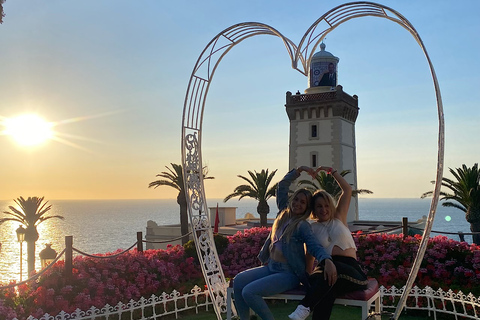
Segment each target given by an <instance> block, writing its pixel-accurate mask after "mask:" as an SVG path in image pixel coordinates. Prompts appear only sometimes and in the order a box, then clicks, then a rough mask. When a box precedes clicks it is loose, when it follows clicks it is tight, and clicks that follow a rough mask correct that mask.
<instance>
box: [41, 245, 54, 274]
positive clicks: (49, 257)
mask: <svg viewBox="0 0 480 320" xmlns="http://www.w3.org/2000/svg"><path fill="white" fill-rule="evenodd" d="M38 255H39V256H40V261H41V262H42V269H44V268H45V267H46V266H48V265H49V264H50V263H52V261H53V260H55V258H56V257H57V251H55V250H53V249H52V244H51V243H49V244H46V245H45V249H43V250H42V251H40V253H39V254H38Z"/></svg>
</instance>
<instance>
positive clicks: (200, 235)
mask: <svg viewBox="0 0 480 320" xmlns="http://www.w3.org/2000/svg"><path fill="white" fill-rule="evenodd" d="M367 16H373V17H380V18H385V19H388V20H390V21H393V22H395V23H397V24H399V25H400V26H402V27H403V28H405V29H406V30H407V31H408V32H410V34H411V35H412V36H413V37H414V38H415V40H416V41H417V43H418V44H419V46H420V47H421V48H422V50H423V53H424V54H425V57H426V58H427V62H428V65H429V67H430V71H431V75H432V79H433V84H434V88H435V94H436V101H437V109H438V124H439V126H438V156H437V175H436V179H435V189H434V192H433V197H432V202H431V205H430V211H429V214H428V218H427V222H426V225H425V230H424V232H423V238H422V240H421V242H420V246H419V249H418V253H417V257H416V258H415V261H414V263H413V266H412V270H411V272H410V275H409V278H408V280H407V283H406V285H405V290H404V291H403V295H402V297H401V298H400V301H399V303H398V305H397V308H396V310H395V314H394V317H393V318H394V319H398V317H399V315H400V312H401V310H402V309H403V307H404V306H405V303H406V299H407V296H408V293H409V292H410V290H411V288H412V286H413V283H414V281H415V278H416V275H417V273H418V270H419V268H420V264H421V262H422V260H423V256H424V254H425V250H426V248H427V244H428V239H429V237H430V231H431V229H432V225H433V220H434V217H435V211H436V208H437V204H438V200H439V195H440V187H441V181H442V176H443V163H444V115H443V104H442V98H441V95H440V88H439V85H438V81H437V77H436V75H435V70H434V68H433V64H432V62H431V60H430V57H429V56H428V53H427V50H426V48H425V46H424V44H423V42H422V40H421V38H420V36H419V34H418V33H417V31H416V30H415V28H414V27H413V25H412V24H411V23H410V22H409V21H408V20H407V19H406V18H405V17H404V16H402V15H401V14H400V13H398V12H397V11H395V10H393V9H391V8H388V7H386V6H383V5H381V4H377V3H373V2H363V1H362V2H351V3H346V4H343V5H340V6H338V7H335V8H333V9H331V10H330V11H328V12H326V13H325V14H324V15H322V16H321V17H320V18H319V19H318V20H317V21H315V22H314V23H313V24H312V26H311V27H310V28H309V29H308V30H307V32H306V33H305V35H304V36H303V38H302V39H301V41H300V43H299V45H298V47H297V46H296V45H295V44H294V43H293V42H292V41H291V40H290V39H288V38H286V37H285V36H283V35H282V34H281V33H280V32H279V31H277V30H276V29H275V28H273V27H271V26H269V25H266V24H263V23H257V22H245V23H239V24H235V25H233V26H231V27H229V28H227V29H225V30H223V31H222V32H220V33H219V34H218V35H217V36H215V37H214V38H213V39H212V40H211V41H210V42H209V43H208V45H207V46H206V47H205V49H204V50H203V51H202V53H201V55H200V57H199V58H198V60H197V63H196V64H195V67H194V68H193V72H192V75H191V77H190V81H189V83H188V88H187V93H186V95H185V102H184V108H183V127H182V164H183V177H184V187H185V193H186V198H187V204H188V211H189V216H190V222H191V227H192V233H193V238H194V240H195V246H196V249H197V252H198V256H199V260H200V264H201V267H202V272H203V275H204V277H205V281H206V283H207V286H208V290H209V293H210V297H211V298H212V300H213V302H214V308H215V312H216V314H217V317H218V319H219V320H220V319H222V317H221V313H224V312H225V311H226V288H227V286H228V284H227V283H226V281H225V276H224V274H223V271H222V268H221V264H220V260H219V258H218V254H217V251H216V248H215V243H214V242H213V233H212V229H211V227H210V226H211V224H210V219H209V215H208V207H207V203H206V197H205V189H204V186H203V174H202V152H201V141H202V122H203V111H204V108H205V101H206V97H207V94H208V90H209V87H210V84H211V83H212V79H213V75H214V74H215V70H216V68H217V67H218V65H219V64H220V61H221V60H222V59H223V57H224V56H225V55H226V54H227V53H228V52H229V51H230V50H231V49H232V48H233V47H235V46H236V45H238V44H239V43H240V42H242V41H243V40H245V39H248V38H250V37H253V36H258V35H272V36H277V37H279V38H280V39H281V40H282V41H283V43H284V45H285V47H286V49H287V53H288V54H289V56H290V59H291V61H292V68H293V69H295V70H298V71H299V72H300V73H302V74H303V75H305V76H307V75H308V69H309V66H310V61H311V59H312V56H313V54H314V52H315V49H316V48H317V46H318V45H319V44H320V42H321V41H322V40H323V39H324V38H325V36H326V35H327V34H328V33H330V32H331V31H333V30H334V29H335V28H336V27H338V26H339V25H341V24H342V23H345V22H347V21H348V20H351V19H355V18H360V17H367Z"/></svg>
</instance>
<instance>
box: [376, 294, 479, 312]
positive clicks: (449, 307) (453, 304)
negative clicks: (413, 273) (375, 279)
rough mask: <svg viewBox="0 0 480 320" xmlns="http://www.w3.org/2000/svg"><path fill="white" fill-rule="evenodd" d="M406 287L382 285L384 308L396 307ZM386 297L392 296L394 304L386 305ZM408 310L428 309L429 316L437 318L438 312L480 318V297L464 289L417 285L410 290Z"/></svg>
mask: <svg viewBox="0 0 480 320" xmlns="http://www.w3.org/2000/svg"><path fill="white" fill-rule="evenodd" d="M403 291H404V288H400V289H397V288H396V287H394V286H392V287H391V288H389V289H386V288H385V287H383V286H381V287H380V296H381V297H382V302H383V308H384V309H385V308H387V309H388V308H395V306H396V303H395V302H396V301H397V300H398V298H400V296H401V295H402V293H403ZM384 297H387V298H388V297H391V298H392V304H391V305H386V304H385V299H383V298H384ZM405 308H406V309H407V310H409V309H410V310H426V311H428V316H429V317H431V316H432V313H433V318H434V319H435V320H436V319H437V313H438V312H440V313H446V314H450V315H453V316H455V319H459V317H460V318H462V319H464V318H467V319H468V318H469V319H479V318H480V297H475V296H474V295H473V294H472V293H469V294H468V295H465V294H464V293H463V292H462V291H459V292H456V293H455V292H453V291H452V290H448V291H444V290H442V289H438V290H436V291H435V290H434V289H432V288H430V287H429V286H426V287H425V288H423V289H420V288H419V287H417V286H415V287H413V288H412V290H410V294H409V298H408V300H407V305H406V307H405Z"/></svg>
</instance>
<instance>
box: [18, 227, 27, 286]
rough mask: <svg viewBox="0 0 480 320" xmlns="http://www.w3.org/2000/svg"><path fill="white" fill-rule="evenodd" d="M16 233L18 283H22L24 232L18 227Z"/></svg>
mask: <svg viewBox="0 0 480 320" xmlns="http://www.w3.org/2000/svg"><path fill="white" fill-rule="evenodd" d="M16 232H17V240H18V242H20V281H22V274H23V268H22V267H23V241H25V232H26V230H25V229H24V228H23V227H22V226H20V227H18V229H17V230H16Z"/></svg>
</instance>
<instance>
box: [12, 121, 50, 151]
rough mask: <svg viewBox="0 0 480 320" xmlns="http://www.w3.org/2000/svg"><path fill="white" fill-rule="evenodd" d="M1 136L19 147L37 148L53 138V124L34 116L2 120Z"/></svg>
mask: <svg viewBox="0 0 480 320" xmlns="http://www.w3.org/2000/svg"><path fill="white" fill-rule="evenodd" d="M3 125H4V127H5V128H4V130H3V134H4V135H8V136H10V137H12V139H13V140H14V141H15V142H17V143H18V144H19V145H21V146H25V147H32V146H38V145H41V144H43V143H45V142H46V141H48V140H50V139H52V138H53V130H52V127H53V125H54V124H53V123H51V122H48V121H46V120H44V119H43V118H42V117H40V116H38V115H36V114H24V115H20V116H17V117H14V118H4V119H3Z"/></svg>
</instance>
